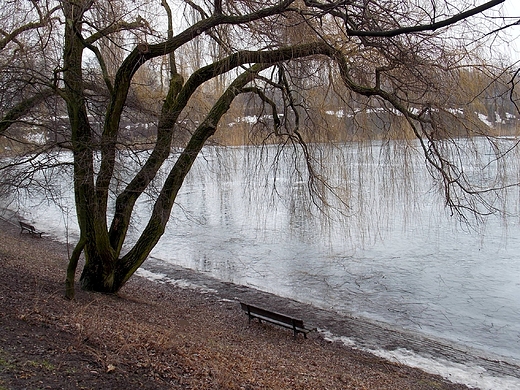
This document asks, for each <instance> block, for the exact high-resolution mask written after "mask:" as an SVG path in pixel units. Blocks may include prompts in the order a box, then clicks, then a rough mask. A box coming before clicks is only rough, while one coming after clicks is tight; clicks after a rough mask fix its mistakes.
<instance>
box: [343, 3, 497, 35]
mask: <svg viewBox="0 0 520 390" xmlns="http://www.w3.org/2000/svg"><path fill="white" fill-rule="evenodd" d="M504 1H505V0H491V1H489V2H487V3H485V4H482V5H481V6H478V7H475V8H472V9H470V10H468V11H465V12H461V13H460V14H458V15H455V16H452V17H451V18H448V19H446V20H443V21H440V22H436V23H431V24H422V25H418V26H410V27H401V28H397V29H394V30H386V31H362V30H351V29H347V34H348V35H350V36H357V37H385V38H391V37H395V36H397V35H402V34H410V33H414V32H421V31H435V30H437V29H439V28H443V27H447V26H450V25H452V24H455V23H457V22H460V21H461V20H464V19H467V18H469V17H471V16H473V15H476V14H478V13H481V12H484V11H486V10H488V9H490V8H493V7H495V6H497V5H498V4H501V3H503V2H504Z"/></svg>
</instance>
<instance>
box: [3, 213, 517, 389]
mask: <svg viewBox="0 0 520 390" xmlns="http://www.w3.org/2000/svg"><path fill="white" fill-rule="evenodd" d="M0 228H1V233H0V236H1V237H2V240H1V242H2V243H4V245H8V246H9V247H7V248H6V247H2V248H0V249H2V251H0V255H1V257H0V260H2V262H3V263H5V258H7V259H8V261H7V265H8V266H10V265H12V266H13V267H14V268H16V267H18V270H19V267H23V268H24V271H26V273H27V275H28V277H29V279H30V278H31V277H32V278H33V279H34V278H36V275H38V278H39V277H40V275H42V274H45V275H46V277H47V278H50V280H49V282H50V286H51V287H50V288H51V290H52V293H51V295H50V296H49V295H46V297H47V298H46V299H47V300H48V301H50V300H51V298H52V300H57V301H56V302H53V304H54V305H58V306H63V308H64V309H65V313H66V315H68V316H70V314H71V310H72V312H73V313H74V312H81V311H83V310H88V308H89V307H90V306H95V305H97V302H98V301H107V302H105V304H106V305H108V308H107V310H109V312H110V309H112V307H113V306H118V307H119V306H121V308H122V309H123V310H132V309H131V308H128V307H129V306H132V305H133V304H135V303H136V302H137V303H138V304H141V305H143V304H146V305H148V306H150V305H154V304H157V302H162V303H163V304H164V305H165V307H164V310H166V312H160V313H158V314H157V316H158V317H159V318H158V319H157V321H161V320H164V321H166V319H165V318H162V317H163V316H168V317H170V316H169V314H173V313H172V312H175V314H176V315H177V317H179V316H183V315H186V311H185V308H182V307H181V306H183V305H188V308H189V310H188V312H189V311H190V310H194V308H195V307H197V308H198V309H197V310H199V307H200V310H202V312H200V311H198V312H197V313H198V314H197V315H199V316H200V313H205V312H208V313H210V314H208V316H209V317H210V318H209V324H212V323H213V322H212V320H215V318H216V317H218V318H216V319H218V320H219V321H220V319H221V318H223V319H224V323H223V324H221V325H219V326H220V328H219V329H218V331H217V333H218V334H219V335H220V337H223V338H225V339H226V338H227V337H238V338H239V341H236V340H234V339H233V340H232V343H237V342H238V344H239V349H243V348H246V349H249V348H251V344H252V343H258V344H259V345H260V346H262V345H263V346H264V347H265V345H266V344H264V343H267V345H269V346H272V344H273V342H274V343H275V344H276V343H279V344H281V345H284V346H286V347H287V348H288V350H289V351H288V352H289V353H291V352H294V351H291V349H294V348H296V347H301V346H303V348H304V349H305V348H310V349H312V351H311V352H309V353H310V356H317V355H320V356H321V354H323V355H324V358H323V359H325V361H327V360H329V359H331V358H334V359H340V361H341V364H346V363H345V362H344V361H343V359H345V358H348V359H353V361H354V362H355V363H356V364H360V365H361V367H362V371H363V372H365V371H370V372H372V371H371V370H374V367H376V371H377V370H379V371H378V374H377V375H382V374H381V371H388V372H389V373H390V374H392V375H390V376H391V379H389V380H390V381H397V382H398V381H399V380H401V379H399V378H406V381H407V382H406V383H407V384H406V385H403V384H402V383H401V384H398V383H397V382H395V383H393V384H391V385H389V387H385V386H386V385H385V386H383V384H381V383H380V379H378V382H377V383H378V384H377V385H373V384H372V385H371V386H369V387H365V388H370V389H372V388H374V389H379V388H381V389H383V388H390V389H392V388H393V389H395V388H403V389H404V388H411V389H429V388H446V389H462V388H465V386H462V385H457V384H450V383H448V382H445V381H444V380H441V379H440V377H439V376H436V375H430V374H425V373H423V372H422V371H419V370H415V369H413V368H410V367H407V366H404V365H402V364H397V363H395V362H389V361H386V360H384V359H380V358H378V357H376V356H374V355H370V354H367V353H366V352H363V351H361V350H360V349H363V350H376V349H378V350H379V349H383V348H385V347H386V349H388V350H399V349H406V350H418V351H419V352H420V351H421V350H422V351H424V350H425V349H427V350H428V352H429V353H430V354H431V355H432V356H433V357H444V358H446V356H453V355H454V356H458V357H460V358H461V359H462V360H461V364H464V365H468V366H473V365H477V364H478V365H479V366H480V365H481V366H482V367H484V368H485V370H486V371H488V372H494V373H495V375H509V374H508V373H510V372H512V370H514V369H516V370H517V369H518V367H513V366H509V364H504V362H503V361H494V360H493V359H489V358H485V357H479V358H478V359H477V360H475V358H474V357H471V355H469V357H468V355H467V350H466V351H465V350H459V349H456V348H452V347H450V346H449V345H447V344H441V343H438V342H436V341H435V342H434V341H432V340H430V339H427V338H425V337H422V336H420V335H417V334H413V333H412V332H409V333H408V332H397V331H396V330H395V329H391V328H390V327H386V326H384V324H376V323H374V322H371V321H366V320H363V319H360V318H354V317H346V316H338V315H337V314H335V313H332V312H327V311H325V310H321V309H317V308H315V307H312V306H311V305H307V304H302V303H299V302H296V301H293V300H290V299H286V298H283V297H278V296H275V295H273V294H269V293H264V292H262V291H258V290H255V289H253V288H249V287H245V286H239V285H234V284H231V283H226V282H222V281H218V280H216V279H213V278H211V277H208V276H207V275H204V274H200V273H197V272H195V271H191V270H187V269H183V268H180V267H172V266H168V265H166V264H165V263H158V262H154V261H153V259H151V260H149V261H147V262H146V263H145V265H144V269H145V270H148V271H150V270H151V271H150V272H153V273H154V274H155V275H147V276H148V278H145V277H143V276H146V275H143V274H146V272H145V271H141V272H140V274H141V276H137V277H133V278H132V279H131V280H130V281H129V283H128V284H127V286H125V287H124V288H123V290H122V292H121V293H120V294H118V296H117V297H118V298H117V297H110V296H103V295H99V294H93V293H87V292H83V291H80V290H79V289H78V290H77V299H76V301H75V302H68V301H65V300H63V299H62V298H61V296H60V294H62V291H61V289H62V288H63V282H62V279H64V274H63V273H61V274H60V273H59V272H58V274H57V275H56V270H57V269H59V270H60V272H63V270H64V268H65V267H66V255H67V249H66V245H65V244H63V243H60V242H57V241H53V240H52V239H50V238H49V237H44V238H42V239H39V238H35V237H34V238H33V237H30V236H28V235H20V234H19V229H18V228H17V226H16V224H13V223H11V222H5V221H4V220H2V219H0ZM5 243H7V244H5ZM9 243H10V244H11V245H9ZM42 247H43V248H44V251H43V253H47V252H51V256H49V257H50V258H52V260H53V263H52V264H47V261H46V260H45V261H44V262H43V264H38V263H35V262H33V261H32V260H34V259H35V258H37V256H38V253H40V252H41V251H42ZM20 251H21V253H22V255H21V258H20V259H18V258H17V257H16V255H15V254H13V252H14V253H17V252H20ZM32 251H34V252H32ZM29 252H30V253H33V254H32V258H31V257H30V253H29ZM28 256H29V257H28ZM42 260H44V259H42ZM4 265H5V264H4ZM42 267H44V268H45V269H44V272H42V269H41V268H42ZM56 267H57V268H56ZM165 268H167V269H165ZM47 272H49V275H47ZM158 274H159V275H164V276H162V277H161V278H160V279H159V280H157V275H158ZM150 276H155V278H156V279H155V280H154V281H151V280H149V278H150ZM78 277H79V276H78ZM32 283H33V288H34V284H36V285H38V284H39V283H38V282H35V281H34V280H33V281H32ZM185 283H187V284H185ZM29 284H31V282H29ZM192 285H197V286H199V287H198V288H196V289H192V288H189V286H192ZM187 286H188V288H187ZM77 288H78V287H77ZM30 294H33V302H31V301H29V302H24V303H23V305H22V306H23V307H22V308H20V307H17V308H16V312H15V313H12V315H11V317H12V320H13V321H15V320H16V321H20V318H22V317H23V318H22V320H25V319H26V318H29V317H31V316H34V315H33V314H31V315H28V314H27V313H25V314H23V315H21V314H20V311H22V312H23V311H24V310H25V311H27V310H29V309H28V307H31V306H34V300H35V301H38V302H40V301H41V300H44V299H42V297H41V292H39V291H36V292H35V291H31V292H30ZM4 295H6V296H8V297H9V293H8V292H3V293H2V296H1V298H2V299H1V300H0V302H1V303H4V302H7V301H8V300H9V299H7V298H4ZM177 296H180V298H181V300H180V301H179V300H178V299H179V298H178V297H177ZM166 298H167V299H166ZM170 300H171V301H170ZM174 300H175V301H174ZM183 300H184V301H185V302H184V301H183ZM240 300H243V301H250V302H254V303H256V304H259V305H261V306H262V305H263V306H267V307H269V308H272V309H273V310H275V311H282V312H286V313H288V314H293V315H297V316H298V317H303V319H304V321H305V323H306V324H307V323H309V324H310V325H312V326H317V327H318V328H320V329H322V330H324V329H326V330H327V331H329V332H331V334H342V333H345V330H347V333H349V336H348V337H349V338H353V339H355V340H356V348H358V349H352V348H350V347H349V346H346V345H344V344H345V343H344V342H339V340H338V339H337V338H335V337H327V335H326V334H324V333H323V331H322V332H318V333H313V334H312V336H311V337H310V340H309V341H305V342H303V341H301V340H297V342H296V343H295V342H294V341H293V340H292V335H291V334H290V332H285V330H283V329H282V328H279V327H270V326H258V325H257V324H251V325H248V321H247V318H246V316H245V315H244V314H243V313H241V310H240V309H239V305H238V303H237V302H238V301H240ZM173 301H174V302H173ZM148 306H147V307H148ZM177 306H179V307H177ZM155 309H156V310H157V309H158V307H155ZM53 310H55V311H56V310H58V311H59V310H60V308H53ZM176 310H179V312H176ZM29 312H30V310H29ZM154 313H155V312H153V313H152V315H154ZM6 314H7V315H6V318H8V317H9V315H10V313H6ZM132 314H133V315H135V316H139V315H140V314H139V313H134V312H133V311H132ZM148 314H149V315H150V313H148ZM38 315H39V316H43V317H44V319H45V321H44V322H47V323H49V322H50V323H51V325H50V327H51V328H52V327H53V323H54V322H55V320H52V321H51V320H50V319H49V318H48V314H47V313H43V314H42V310H39V311H38ZM197 315H196V316H195V320H196V321H206V320H208V319H206V318H204V319H203V318H198V317H197ZM11 317H9V318H11ZM58 317H59V316H58ZM72 317H74V316H72ZM173 317H176V316H173ZM31 318H32V317H31ZM74 319H77V317H74ZM226 319H227V320H228V322H226V321H225V320H226ZM32 320H33V322H36V325H38V324H39V322H38V321H36V320H35V319H34V318H32ZM99 320H100V321H101V323H102V325H103V326H101V328H103V327H104V326H105V325H104V324H103V323H104V321H105V320H107V321H108V320H109V319H106V318H104V317H100V318H99ZM175 320H176V318H173V319H171V318H168V319H167V321H173V322H172V323H170V326H173V327H180V328H183V329H184V328H186V327H188V328H190V327H192V326H195V325H194V324H195V323H194V322H193V318H192V319H191V320H192V321H188V320H181V321H180V322H178V323H175ZM229 320H230V321H231V322H229ZM58 322H59V324H60V326H59V327H58V328H60V327H61V328H63V329H65V330H64V332H65V334H68V332H69V328H72V327H74V326H76V327H77V326H79V328H82V327H86V326H85V325H83V324H81V323H75V324H74V323H73V324H70V323H69V324H67V319H66V318H61V317H60V318H59V321H58ZM62 322H64V323H65V324H66V325H67V326H64V325H63V324H62ZM188 325H189V326H188ZM54 326H55V324H54ZM210 327H217V328H218V326H217V325H210ZM63 329H62V330H63ZM153 331H154V332H156V331H157V329H155V328H154V329H153ZM161 331H164V330H162V329H161ZM211 331H212V332H214V331H215V330H214V329H212V330H211ZM203 332H204V331H203ZM143 333H146V332H140V333H139V334H140V335H141V336H140V337H144V336H143ZM150 333H151V334H153V332H150ZM60 334H61V333H60ZM72 334H74V332H72ZM190 336H192V337H193V339H194V340H197V339H198V335H196V334H193V332H187V336H186V337H185V339H183V340H184V342H187V343H190V342H189V341H186V340H190ZM98 337H100V336H98ZM136 337H137V336H136ZM169 337H172V335H171V334H169ZM206 340H207V338H206ZM259 340H260V341H259ZM331 340H334V341H331ZM360 340H363V341H364V342H365V344H364V345H359V341H360ZM343 341H344V340H343ZM4 343H5V340H4ZM191 343H193V341H191ZM226 345H227V344H226ZM259 345H253V346H252V348H253V349H252V350H253V351H258V348H259ZM178 348H179V346H177V349H178ZM221 348H223V347H221ZM226 348H228V347H226ZM338 351H339V352H338ZM281 352H283V351H281ZM281 352H280V353H281ZM434 352H436V355H435V354H434ZM0 353H2V354H4V353H5V351H2V350H0ZM164 353H166V352H164ZM207 353H208V355H212V354H213V353H214V352H213V351H208V352H207ZM273 353H274V352H273ZM276 353H279V352H278V351H276ZM298 353H299V354H301V355H304V354H305V353H307V352H305V351H302V350H299V349H298ZM338 354H339V355H340V357H339V358H338V357H337V355H338ZM125 356H126V355H125ZM219 356H220V355H219ZM133 358H134V356H133V355H132V356H130V357H125V359H128V360H132V359H133ZM280 359H281V358H280ZM348 359H347V360H348ZM464 359H466V360H464ZM367 362H369V364H368V363H367ZM206 363H207V364H209V361H207V362H206ZM292 363H294V362H292ZM298 363H299V362H298ZM349 363H350V364H354V363H352V362H350V361H349ZM186 364H188V365H189V363H186ZM337 364H339V363H337ZM209 365H211V364H209ZM322 365H323V363H322ZM108 366H109V367H111V365H108ZM108 366H107V367H108ZM128 366H132V364H130V363H128ZM118 367H119V366H118ZM389 367H391V369H389ZM203 368H204V367H203ZM504 368H506V370H505V371H504ZM192 369H194V370H197V369H200V367H199V366H197V367H196V368H193V367H192ZM271 369H272V368H271ZM322 369H323V370H324V371H323V372H321V376H319V375H318V379H319V380H320V381H324V380H325V379H326V377H327V375H330V372H329V371H327V370H328V369H330V367H326V365H325V367H322ZM369 369H370V370H369ZM401 370H403V371H401ZM0 371H1V370H0ZM213 371H217V372H220V371H225V368H224V367H219V368H218V369H215V368H213ZM242 371H243V372H247V373H248V375H250V376H251V375H254V373H255V372H256V371H253V372H249V371H247V370H246V368H244V367H242ZM129 372H130V370H128V371H127V372H126V374H127V376H128V378H131V376H130V374H129ZM403 372H405V373H406V374H403ZM517 372H518V371H517ZM4 374H5V371H2V372H1V373H0V385H1V384H2V383H3V382H5V379H2V378H3V376H4ZM228 375H229V374H228ZM349 375H350V373H349ZM352 375H353V377H355V378H356V379H355V380H354V379H352V381H353V382H352V383H358V382H359V383H361V381H362V380H365V379H364V378H359V377H356V376H355V374H352ZM358 376H359V374H358ZM415 376H419V377H421V378H423V377H424V376H425V377H426V378H429V379H428V380H426V379H421V380H419V381H416V379H415ZM376 377H377V376H376ZM128 378H127V379H128ZM108 379H110V380H111V379H112V378H110V377H109V378H108ZM301 379H302V378H299V377H298V376H297V377H296V379H295V380H301ZM307 379H308V378H306V380H307ZM328 379H330V378H328ZM336 379H337V378H336ZM343 379H344V378H343ZM452 379H453V378H452ZM104 380H107V378H104ZM128 380H130V379H128ZM256 380H259V379H256ZM285 380H286V378H278V377H276V381H282V382H283V381H285ZM273 381H274V379H273ZM428 381H434V382H435V383H437V384H436V385H435V386H428V385H427V386H425V385H424V383H427V382H428ZM340 382H341V381H340ZM161 383H162V382H161ZM274 383H275V382H272V383H271V386H272V387H270V385H267V388H293V387H291V386H288V385H287V384H286V386H285V387H284V386H281V387H279V386H277V385H275V384H274ZM276 383H278V382H276ZM283 383H285V382H283ZM320 383H321V382H320ZM432 383H433V382H432ZM165 386H166V385H165ZM170 386H173V385H171V384H170V385H167V386H166V387H161V386H159V387H156V388H177V387H175V386H174V387H170ZM315 386H316V387H305V386H303V387H302V386H300V387H298V386H296V387H294V388H321V387H320V386H319V385H316V384H315ZM365 386H366V385H365ZM66 388H76V387H66ZM77 388H79V387H77ZM92 388H95V387H92ZM193 388H197V387H193ZM198 388H215V387H214V386H213V387H212V386H202V387H198ZM220 388H235V387H233V386H230V387H220ZM236 388H239V387H236ZM250 388H259V387H254V386H252V385H251V386H250ZM263 388H265V387H263ZM330 388H343V387H334V386H331V387H330ZM352 388H363V387H355V386H354V387H352Z"/></svg>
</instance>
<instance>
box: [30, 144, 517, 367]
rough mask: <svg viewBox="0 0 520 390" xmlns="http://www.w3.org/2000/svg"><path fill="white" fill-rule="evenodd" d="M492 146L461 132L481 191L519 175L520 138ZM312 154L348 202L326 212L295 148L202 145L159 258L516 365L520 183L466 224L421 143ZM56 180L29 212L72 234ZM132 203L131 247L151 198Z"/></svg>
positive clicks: (47, 227) (42, 223) (69, 210)
mask: <svg viewBox="0 0 520 390" xmlns="http://www.w3.org/2000/svg"><path fill="white" fill-rule="evenodd" d="M484 141H485V140H484V139H472V140H460V141H459V144H460V145H459V146H461V149H460V150H462V153H460V154H459V155H458V156H457V157H458V158H460V159H461V161H462V164H463V167H464V171H465V172H466V173H468V175H469V176H470V177H471V176H472V175H474V177H477V175H478V177H479V180H480V181H479V184H481V185H482V186H486V185H493V184H494V183H495V182H497V183H498V180H499V179H500V178H502V177H509V178H510V179H511V180H512V181H513V182H514V181H518V174H519V172H520V169H519V168H520V167H519V162H520V159H519V158H518V157H519V156H518V155H517V154H516V152H514V151H509V148H510V147H511V146H512V145H513V144H514V141H512V140H507V139H503V140H500V141H499V142H498V144H497V145H495V146H494V147H490V146H488V145H487V144H486V143H485V142H484ZM475 148H476V150H477V151H478V153H475V151H474V150H475ZM508 151H509V152H508ZM501 153H503V154H504V155H505V157H506V158H507V159H508V160H507V163H506V164H505V165H504V166H501V165H500V164H498V163H497V161H496V156H497V155H500V154H501ZM313 156H314V158H315V159H316V163H317V164H318V165H319V164H322V167H321V169H320V172H319V173H320V174H322V175H324V176H327V177H328V183H329V184H330V186H331V188H332V189H333V190H334V192H335V193H336V194H337V195H339V196H340V198H341V199H343V200H346V203H347V204H348V207H345V205H343V204H342V203H341V201H340V200H339V199H338V198H336V197H334V196H332V195H330V194H326V193H325V194H324V198H325V200H326V202H327V203H328V205H329V206H328V208H327V211H326V212H325V213H324V212H322V211H320V207H319V206H320V205H321V203H320V201H319V199H317V198H313V197H312V196H311V195H310V194H309V192H308V190H307V188H308V187H307V184H308V180H307V178H306V177H305V175H304V174H302V173H301V172H303V171H304V167H303V166H302V164H301V161H300V159H299V157H301V156H300V155H299V154H298V153H297V152H294V151H293V150H292V149H290V148H289V149H287V150H286V151H284V152H282V153H280V152H279V151H278V150H277V149H276V147H274V146H270V147H264V148H259V147H236V148H224V147H208V148H206V149H205V150H204V153H203V155H202V156H201V157H200V158H199V159H198V161H197V162H196V164H195V166H194V168H193V171H192V172H191V173H190V175H189V176H188V178H187V180H186V183H185V185H184V187H183V189H182V190H181V192H180V194H179V197H178V199H177V205H176V207H174V211H173V213H172V218H171V220H170V223H169V225H168V228H167V230H166V232H165V234H164V236H163V237H162V239H161V241H160V242H159V244H158V246H157V247H156V248H155V249H154V250H153V252H152V254H151V257H152V258H153V259H154V261H160V262H164V263H171V264H174V265H176V266H182V267H186V268H190V269H194V270H197V271H200V272H203V273H206V274H208V275H211V276H214V277H216V278H218V279H221V280H224V281H229V282H233V283H236V284H241V285H246V286H250V287H254V288H257V289H260V290H264V291H268V292H272V293H274V294H277V295H280V296H284V297H289V298H293V299H295V300H298V301H301V302H305V303H310V304H313V305H315V306H317V307H320V308H324V309H327V310H333V311H336V312H338V313H347V314H353V315H357V316H362V317H365V318H368V319H373V320H377V321H382V322H384V323H388V324H391V325H392V326H397V327H400V328H403V329H407V330H411V331H414V332H420V333H422V334H427V335H431V336H434V337H440V338H443V339H446V340H451V341H453V342H456V343H459V344H462V345H468V346H471V347H472V348H476V349H481V350H483V351H487V352H490V353H492V354H496V355H497V356H502V357H504V358H507V359H512V360H515V361H520V258H519V254H520V219H519V212H518V211H519V210H518V207H519V205H520V202H519V189H518V188H517V187H512V188H509V189H507V190H504V191H503V192H502V193H501V196H500V197H496V196H491V194H485V195H484V196H486V197H487V198H486V200H487V201H488V202H489V204H490V205H492V206H493V207H497V208H500V209H503V210H505V212H502V213H499V214H498V215H493V216H489V217H486V218H485V219H484V222H482V223H479V222H477V221H475V220H472V219H471V218H470V220H469V224H466V223H463V222H461V221H460V220H459V219H458V218H456V216H451V215H450V210H449V209H447V208H446V207H445V204H444V199H443V197H442V192H440V191H439V190H438V185H437V184H435V183H434V181H433V180H432V178H431V176H430V175H429V173H428V171H427V169H426V168H425V163H424V155H423V154H421V151H420V149H419V145H418V143H416V142H412V141H411V142H408V143H407V144H406V145H404V146H403V145H401V144H398V143H383V142H372V143H349V144H343V145H336V146H335V147H325V146H319V145H316V146H315V150H313ZM132 161H135V160H128V164H125V165H124V167H125V169H126V170H128V171H129V172H131V171H132V170H133V169H135V167H134V166H133V162H132ZM482 167H485V168H486V169H487V171H486V172H487V173H486V174H485V175H483V176H482V175H480V173H479V172H480V169H481V168H482ZM125 175H126V173H125V172H122V173H121V176H122V177H123V176H125ZM481 176H482V178H480V177H481ZM68 180H69V181H68V183H70V179H68ZM62 184H63V187H61V188H60V189H59V191H58V192H59V196H58V203H59V206H56V205H53V204H51V203H48V202H47V201H46V200H45V199H43V198H42V199H36V198H34V196H33V197H31V199H30V200H29V198H27V199H26V200H25V201H24V202H23V203H24V204H23V208H22V210H21V211H22V214H23V216H24V217H25V218H26V219H27V220H29V221H33V222H36V221H37V222H38V228H39V229H41V230H44V231H49V232H53V233H54V234H55V235H56V236H57V237H58V238H59V239H61V240H63V239H64V237H68V238H69V240H70V241H74V239H75V238H77V225H76V224H75V221H74V211H73V210H74V206H73V204H72V199H73V196H72V194H71V193H70V188H71V185H67V181H66V180H64V181H63V182H62ZM315 185H316V188H318V189H321V190H323V189H324V188H325V186H324V184H323V183H320V182H317V183H315ZM36 204H38V205H39V207H38V208H34V207H33V206H34V205H36ZM138 207H139V212H138V216H137V217H136V218H135V220H134V224H135V228H134V230H133V231H132V232H131V236H130V239H129V244H131V241H132V240H135V238H136V237H137V234H138V232H139V231H140V229H142V227H143V225H144V223H145V222H146V215H148V212H149V208H150V203H149V202H147V201H146V200H143V201H142V202H140V203H139V206H138ZM44 216H45V217H44ZM144 268H145V269H147V263H145V265H144Z"/></svg>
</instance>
